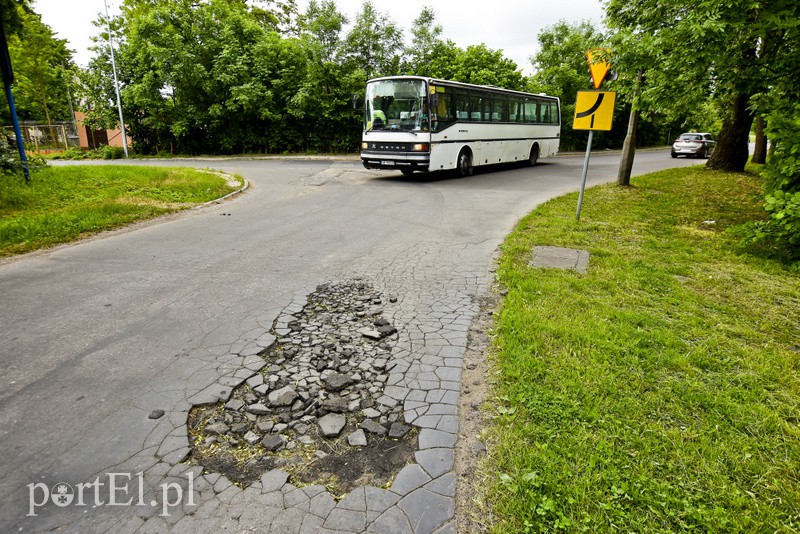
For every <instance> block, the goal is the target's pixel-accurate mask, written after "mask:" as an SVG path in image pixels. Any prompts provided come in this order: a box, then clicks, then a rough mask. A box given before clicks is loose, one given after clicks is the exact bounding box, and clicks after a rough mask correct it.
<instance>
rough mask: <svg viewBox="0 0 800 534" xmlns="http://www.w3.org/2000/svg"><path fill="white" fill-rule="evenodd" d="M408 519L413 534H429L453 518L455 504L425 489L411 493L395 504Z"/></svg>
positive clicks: (451, 500)
mask: <svg viewBox="0 0 800 534" xmlns="http://www.w3.org/2000/svg"><path fill="white" fill-rule="evenodd" d="M397 506H398V508H400V509H401V510H402V511H403V513H405V515H406V516H407V517H408V518H409V520H410V522H411V528H412V529H413V532H414V534H431V533H433V532H434V531H436V529H438V528H439V527H441V526H442V525H443V524H444V523H446V522H447V521H449V520H450V519H452V518H453V513H454V512H455V502H454V500H453V499H450V498H447V497H443V496H441V495H438V494H436V493H433V492H431V491H428V490H425V489H418V490H416V491H413V492H411V493H410V494H408V495H407V496H406V497H403V498H402V499H400V502H399V503H397Z"/></svg>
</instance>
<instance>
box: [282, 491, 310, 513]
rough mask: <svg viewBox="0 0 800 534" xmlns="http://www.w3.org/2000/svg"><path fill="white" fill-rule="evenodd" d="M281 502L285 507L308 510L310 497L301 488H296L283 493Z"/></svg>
mask: <svg viewBox="0 0 800 534" xmlns="http://www.w3.org/2000/svg"><path fill="white" fill-rule="evenodd" d="M283 503H284V506H286V508H298V509H300V510H303V511H304V512H308V511H309V503H310V499H309V498H308V495H306V493H305V492H304V491H303V490H302V489H299V488H298V489H296V490H294V491H290V492H289V493H287V494H286V495H284V496H283Z"/></svg>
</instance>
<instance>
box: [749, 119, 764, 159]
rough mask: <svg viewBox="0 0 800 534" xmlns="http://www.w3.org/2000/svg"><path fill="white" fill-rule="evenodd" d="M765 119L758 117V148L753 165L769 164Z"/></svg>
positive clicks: (755, 151) (754, 154) (754, 152)
mask: <svg viewBox="0 0 800 534" xmlns="http://www.w3.org/2000/svg"><path fill="white" fill-rule="evenodd" d="M764 122H765V121H764V117H762V116H758V117H756V147H755V149H754V150H753V159H752V160H750V161H751V162H752V163H759V164H761V165H763V164H765V163H766V162H767V135H766V134H765V133H764Z"/></svg>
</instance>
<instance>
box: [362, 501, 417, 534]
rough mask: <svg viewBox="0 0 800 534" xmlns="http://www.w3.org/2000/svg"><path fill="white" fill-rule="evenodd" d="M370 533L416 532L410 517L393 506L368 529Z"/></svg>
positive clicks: (401, 533)
mask: <svg viewBox="0 0 800 534" xmlns="http://www.w3.org/2000/svg"><path fill="white" fill-rule="evenodd" d="M367 532H369V533H370V534H409V533H411V532H414V531H413V530H412V528H411V523H409V521H408V517H406V515H405V514H404V513H403V511H402V510H400V509H399V508H398V507H396V506H393V507H391V508H389V509H388V510H386V511H385V512H384V513H383V514H381V515H380V517H378V519H376V520H375V521H374V522H373V523H372V524H371V525H370V526H369V528H368V529H367Z"/></svg>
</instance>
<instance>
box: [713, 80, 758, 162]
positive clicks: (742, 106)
mask: <svg viewBox="0 0 800 534" xmlns="http://www.w3.org/2000/svg"><path fill="white" fill-rule="evenodd" d="M749 103H750V95H749V94H739V95H736V97H735V98H734V100H733V106H732V109H731V114H730V115H729V116H728V117H727V118H726V119H725V121H724V122H723V123H722V131H721V132H720V134H719V139H718V140H717V148H715V149H714V152H713V153H712V154H711V158H709V160H708V163H706V167H708V168H709V169H714V170H718V171H728V172H743V171H744V167H745V165H747V160H748V159H749V149H748V143H749V141H750V127H751V126H752V125H753V114H752V113H751V112H750V110H749V109H748V104H749Z"/></svg>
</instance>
